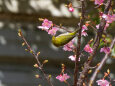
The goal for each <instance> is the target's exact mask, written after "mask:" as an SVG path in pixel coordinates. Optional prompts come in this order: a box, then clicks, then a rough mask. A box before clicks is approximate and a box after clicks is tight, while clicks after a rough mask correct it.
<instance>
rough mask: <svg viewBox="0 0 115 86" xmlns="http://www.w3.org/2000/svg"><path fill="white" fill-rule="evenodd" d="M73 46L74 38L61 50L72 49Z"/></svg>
mask: <svg viewBox="0 0 115 86" xmlns="http://www.w3.org/2000/svg"><path fill="white" fill-rule="evenodd" d="M74 48H75V46H74V39H73V40H72V41H70V42H69V43H67V44H66V45H64V47H63V50H65V51H72V50H73V49H74Z"/></svg>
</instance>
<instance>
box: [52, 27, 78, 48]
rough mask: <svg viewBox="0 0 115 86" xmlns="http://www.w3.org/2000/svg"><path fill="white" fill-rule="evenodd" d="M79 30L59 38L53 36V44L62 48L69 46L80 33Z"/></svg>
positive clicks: (61, 35)
mask: <svg viewBox="0 0 115 86" xmlns="http://www.w3.org/2000/svg"><path fill="white" fill-rule="evenodd" d="M78 31H79V29H78V30H76V31H74V32H71V33H64V34H60V35H58V36H56V37H55V36H53V37H52V43H53V44H54V45H55V46H56V47H60V46H63V45H65V44H67V43H68V42H70V41H71V40H72V39H73V38H74V37H75V36H76V33H78Z"/></svg>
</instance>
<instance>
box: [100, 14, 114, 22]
mask: <svg viewBox="0 0 115 86" xmlns="http://www.w3.org/2000/svg"><path fill="white" fill-rule="evenodd" d="M102 18H105V20H106V21H107V23H112V22H113V21H115V14H113V15H110V14H108V15H106V14H103V15H102Z"/></svg>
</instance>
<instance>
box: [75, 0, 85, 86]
mask: <svg viewBox="0 0 115 86" xmlns="http://www.w3.org/2000/svg"><path fill="white" fill-rule="evenodd" d="M81 5H82V8H81V13H82V15H81V19H80V25H79V28H80V30H79V33H78V42H77V48H76V51H75V55H76V60H75V69H74V85H73V86H77V80H78V79H77V75H78V67H79V61H78V59H79V56H80V46H81V31H82V26H83V24H84V18H85V17H84V14H85V13H84V11H85V10H84V6H85V4H84V0H82V1H81Z"/></svg>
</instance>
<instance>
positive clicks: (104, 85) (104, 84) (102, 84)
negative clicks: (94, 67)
mask: <svg viewBox="0 0 115 86" xmlns="http://www.w3.org/2000/svg"><path fill="white" fill-rule="evenodd" d="M96 82H97V84H98V85H100V86H109V82H108V81H107V80H104V79H100V80H97V81H96Z"/></svg>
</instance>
